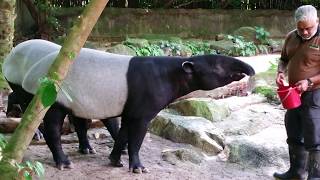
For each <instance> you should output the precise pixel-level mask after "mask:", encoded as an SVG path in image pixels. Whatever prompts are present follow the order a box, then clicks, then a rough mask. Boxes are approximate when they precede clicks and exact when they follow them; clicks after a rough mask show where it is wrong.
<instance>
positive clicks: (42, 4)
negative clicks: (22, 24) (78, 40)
mask: <svg viewBox="0 0 320 180" xmlns="http://www.w3.org/2000/svg"><path fill="white" fill-rule="evenodd" d="M34 3H35V5H36V6H37V8H38V10H39V12H42V13H44V14H45V15H46V18H47V19H46V20H47V23H48V24H49V25H50V26H51V27H53V28H54V29H55V30H58V29H59V28H61V25H60V23H59V20H58V19H57V18H56V17H55V16H54V11H55V9H54V7H53V6H52V5H51V3H50V1H47V0H35V2H34Z"/></svg>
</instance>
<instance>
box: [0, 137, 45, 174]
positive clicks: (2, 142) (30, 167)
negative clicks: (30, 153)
mask: <svg viewBox="0 0 320 180" xmlns="http://www.w3.org/2000/svg"><path fill="white" fill-rule="evenodd" d="M7 144H8V142H7V140H6V138H5V137H4V136H3V135H2V134H0V160H1V159H2V151H3V149H4V148H5V146H6V145H7ZM15 165H16V167H17V168H18V172H17V173H19V172H20V171H21V170H23V173H24V174H23V177H24V179H25V180H32V177H33V174H34V173H35V174H36V175H37V176H38V177H39V178H40V179H43V176H44V172H45V169H44V167H43V165H42V164H41V163H40V162H38V161H35V162H31V161H26V162H24V163H20V164H18V163H16V164H15Z"/></svg>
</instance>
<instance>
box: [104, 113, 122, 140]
mask: <svg viewBox="0 0 320 180" xmlns="http://www.w3.org/2000/svg"><path fill="white" fill-rule="evenodd" d="M101 121H102V122H103V124H104V126H105V127H106V128H107V129H108V131H109V133H110V135H111V137H112V139H113V140H116V138H117V136H118V133H119V129H120V124H119V122H120V119H119V117H114V118H108V119H101Z"/></svg>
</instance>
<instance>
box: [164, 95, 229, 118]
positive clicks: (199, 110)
mask: <svg viewBox="0 0 320 180" xmlns="http://www.w3.org/2000/svg"><path fill="white" fill-rule="evenodd" d="M168 108H169V109H172V110H174V111H176V112H177V113H178V114H180V115H182V116H198V117H203V118H206V119H208V120H210V121H213V122H214V121H221V120H222V119H224V118H226V117H227V116H228V115H229V114H230V111H229V109H228V107H227V106H226V105H225V104H223V103H219V102H218V101H215V100H214V99H211V98H190V99H184V100H180V101H177V102H174V103H172V104H170V105H169V106H168Z"/></svg>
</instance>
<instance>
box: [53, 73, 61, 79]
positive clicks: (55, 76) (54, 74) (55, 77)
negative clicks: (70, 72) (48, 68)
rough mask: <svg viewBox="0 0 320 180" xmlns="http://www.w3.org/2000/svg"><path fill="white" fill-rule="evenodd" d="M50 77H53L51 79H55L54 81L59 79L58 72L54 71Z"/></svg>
mask: <svg viewBox="0 0 320 180" xmlns="http://www.w3.org/2000/svg"><path fill="white" fill-rule="evenodd" d="M52 79H53V80H56V81H59V80H60V76H59V74H58V73H57V72H54V73H53V74H52Z"/></svg>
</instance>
